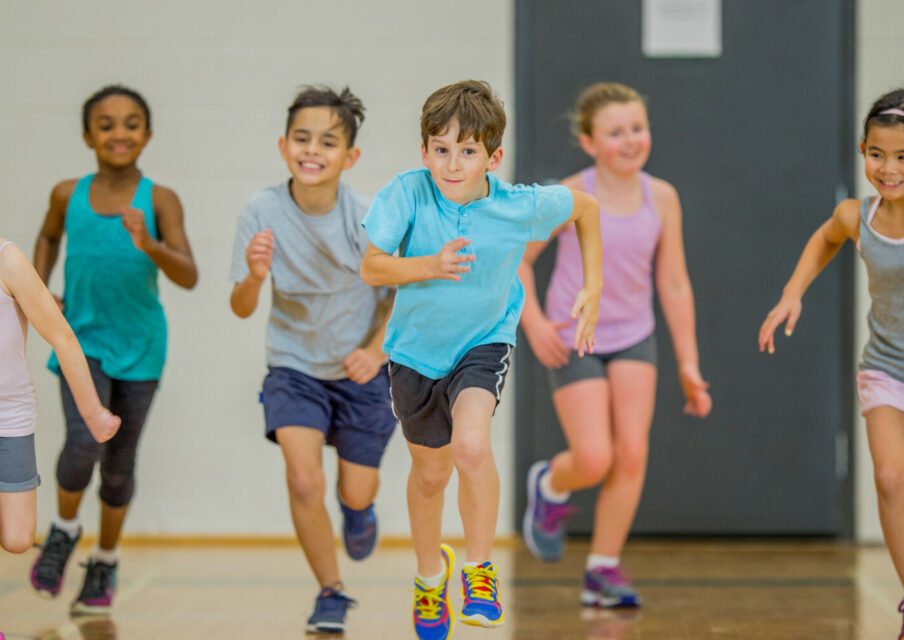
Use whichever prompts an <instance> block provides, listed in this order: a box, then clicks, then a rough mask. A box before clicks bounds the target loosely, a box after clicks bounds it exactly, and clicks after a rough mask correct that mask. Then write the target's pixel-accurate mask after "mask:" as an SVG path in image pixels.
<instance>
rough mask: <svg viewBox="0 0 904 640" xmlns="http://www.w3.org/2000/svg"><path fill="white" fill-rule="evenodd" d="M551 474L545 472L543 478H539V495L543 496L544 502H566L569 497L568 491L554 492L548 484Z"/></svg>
mask: <svg viewBox="0 0 904 640" xmlns="http://www.w3.org/2000/svg"><path fill="white" fill-rule="evenodd" d="M551 475H552V474H551V472H550V471H547V472H546V473H544V474H543V477H542V478H540V495H542V496H543V499H544V500H548V501H550V502H558V503H560V504H561V503H563V502H568V498H570V497H571V492H570V491H556V490H555V489H553V488H552V484H551V483H550V476H551Z"/></svg>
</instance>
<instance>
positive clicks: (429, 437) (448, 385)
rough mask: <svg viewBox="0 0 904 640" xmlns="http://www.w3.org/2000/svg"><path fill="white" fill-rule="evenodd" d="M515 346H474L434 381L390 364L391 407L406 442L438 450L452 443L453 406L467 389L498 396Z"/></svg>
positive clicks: (497, 344) (392, 363) (408, 369)
mask: <svg viewBox="0 0 904 640" xmlns="http://www.w3.org/2000/svg"><path fill="white" fill-rule="evenodd" d="M512 349H513V347H512V346H511V345H508V344H502V343H493V344H484V345H479V346H477V347H474V348H473V349H471V350H470V351H468V352H467V353H466V354H465V355H464V356H463V357H462V359H461V360H459V361H458V364H456V365H455V368H454V369H452V371H451V372H450V373H449V374H448V375H446V376H445V377H443V378H440V379H439V380H434V379H433V378H428V377H426V376H422V375H421V374H420V373H418V372H417V371H415V370H414V369H411V368H409V367H406V366H405V365H401V364H399V363H397V362H392V361H390V363H389V379H390V393H391V394H392V406H393V410H394V411H395V414H396V417H397V418H398V419H399V423H400V424H401V425H402V433H404V434H405V439H406V440H408V442H410V443H412V444H419V445H423V446H425V447H431V448H433V449H438V448H440V447H444V446H446V445H447V444H449V443H450V442H451V441H452V406H453V405H454V404H455V400H456V398H458V394H459V393H461V392H462V390H464V389H468V388H470V387H477V388H478V389H486V390H487V391H489V392H490V393H492V394H493V395H495V396H496V405H497V406H498V405H499V396H500V395H501V394H502V387H503V385H504V384H505V375H506V373H508V369H509V358H510V357H511V355H512Z"/></svg>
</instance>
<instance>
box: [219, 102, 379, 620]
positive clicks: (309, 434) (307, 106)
mask: <svg viewBox="0 0 904 640" xmlns="http://www.w3.org/2000/svg"><path fill="white" fill-rule="evenodd" d="M363 120H364V106H363V105H362V103H361V101H360V100H359V99H358V98H357V97H356V96H354V95H353V94H352V93H351V92H350V91H349V90H348V88H346V89H344V90H343V91H342V92H341V93H339V94H337V93H336V92H334V91H333V90H332V89H329V88H326V87H305V88H304V89H303V90H302V91H301V93H299V94H298V96H297V97H296V98H295V101H294V102H293V103H292V105H291V106H290V107H289V114H288V119H287V121H286V131H285V135H284V136H283V137H281V138H280V139H279V152H280V154H281V155H282V158H283V160H284V161H285V163H286V166H287V167H288V169H289V175H290V178H289V179H288V180H286V181H283V182H281V183H280V184H277V185H275V186H272V187H268V188H266V189H263V190H261V191H258V192H257V193H255V194H254V195H253V196H252V197H251V200H250V201H249V202H248V204H247V206H246V207H245V210H244V211H243V212H242V215H241V217H240V218H239V221H238V228H237V230H236V236H235V245H234V249H233V255H232V268H231V270H230V272H229V277H230V279H231V280H232V281H233V282H234V283H235V286H234V288H233V290H232V297H231V298H230V304H231V306H232V310H233V312H234V313H235V314H236V315H237V316H239V317H240V318H246V317H248V316H250V315H251V314H252V313H253V312H254V310H255V308H256V307H257V303H258V297H259V295H260V290H261V287H262V286H263V283H264V280H265V279H266V277H267V274H268V273H269V274H270V276H271V278H270V282H271V289H272V294H273V298H272V299H273V306H272V308H271V309H270V318H269V321H268V323H267V364H268V366H269V373H268V374H267V377H266V378H265V379H264V384H263V394H262V398H263V405H264V415H265V419H266V435H267V437H268V438H269V439H270V440H271V441H273V442H275V443H278V444H279V446H280V448H281V450H282V454H283V457H284V459H285V464H286V483H287V485H288V490H289V509H290V511H291V512H292V521H293V523H294V524H295V532H296V535H297V537H298V542H299V543H300V544H301V548H302V550H303V551H304V554H305V557H306V558H307V560H308V564H309V565H310V566H311V570H312V571H313V572H314V576H315V578H316V579H317V582H318V584H319V585H320V593H319V594H318V596H317V599H316V601H315V604H314V612H313V613H312V614H311V616H310V618H309V619H308V623H307V628H308V631H311V632H334V633H339V632H342V631H343V630H344V629H345V618H346V610H347V609H348V608H350V607H351V606H353V605H354V604H355V601H354V600H352V599H351V598H349V597H348V596H347V595H346V593H345V587H344V585H343V582H342V578H341V576H340V574H339V566H338V563H337V560H336V550H335V547H334V545H333V528H332V524H331V523H330V518H329V514H328V513H327V510H326V506H325V505H324V492H325V490H326V478H325V476H324V471H323V464H322V451H323V445H324V444H328V445H331V446H333V447H335V448H336V452H337V453H338V455H339V474H338V475H339V477H338V479H337V493H338V497H339V505H340V507H341V510H342V514H343V516H344V524H343V536H342V539H343V541H344V543H345V549H346V551H347V552H348V555H349V556H350V557H352V558H353V559H355V560H362V559H364V558H366V557H367V556H368V555H370V553H371V551H372V550H373V548H374V545H375V544H376V539H377V521H376V515H375V512H374V505H373V503H374V498H375V497H376V495H377V489H378V487H379V483H380V477H379V466H380V460H381V459H382V457H383V452H384V450H385V448H386V445H387V443H388V442H389V438H390V436H392V432H393V430H394V429H395V424H396V419H395V416H393V414H392V404H391V401H390V397H389V375H388V373H387V371H386V366H385V361H386V356H385V355H384V354H383V351H382V343H383V335H384V333H385V331H386V320H387V319H388V309H387V308H386V307H387V305H388V303H390V302H391V299H390V298H389V296H388V295H387V292H386V290H385V289H380V288H373V287H370V286H368V285H366V284H365V283H364V281H363V280H362V279H361V277H360V275H359V274H358V269H359V268H360V265H361V258H362V257H363V256H364V251H365V250H366V249H367V236H366V234H365V233H364V229H363V228H362V227H361V221H362V220H363V218H364V214H365V213H367V207H368V204H369V201H368V200H367V199H366V198H365V197H364V196H362V195H361V194H359V193H357V192H355V191H353V190H352V189H351V188H350V187H348V186H346V185H345V184H344V183H342V182H341V177H342V172H343V171H345V170H346V169H351V168H352V167H353V166H354V165H355V163H356V162H357V160H358V157H359V156H360V154H361V150H360V149H359V148H358V147H356V146H355V136H356V133H357V131H358V127H359V126H360V125H361V122H362V121H363Z"/></svg>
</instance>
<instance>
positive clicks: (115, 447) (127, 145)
mask: <svg viewBox="0 0 904 640" xmlns="http://www.w3.org/2000/svg"><path fill="white" fill-rule="evenodd" d="M82 125H83V129H84V133H83V137H84V140H85V143H86V144H87V145H88V147H89V148H90V149H92V150H93V151H94V153H95V156H96V158H97V172H96V173H93V174H91V175H88V176H85V177H84V178H81V179H79V180H64V181H63V182H60V183H59V184H57V185H56V186H55V187H54V188H53V191H52V192H51V195H50V207H49V208H48V211H47V215H46V217H45V219H44V224H43V226H42V228H41V232H40V234H39V235H38V240H37V243H36V245H35V256H34V261H35V269H36V270H37V272H38V274H39V275H40V276H41V278H42V279H43V280H44V282H45V283H46V282H47V281H48V279H49V278H50V273H51V271H52V270H53V267H54V264H55V263H56V259H57V252H58V250H59V244H60V240H61V239H62V237H63V233H64V232H65V233H66V235H67V245H66V261H65V270H64V277H65V279H64V293H63V299H62V301H60V300H59V299H58V302H60V305H61V307H62V308H63V313H64V315H65V316H66V319H67V320H68V321H69V324H70V325H71V326H72V329H73V331H74V332H75V335H76V337H77V338H78V340H79V342H80V343H81V345H82V348H83V350H84V352H85V355H86V356H87V358H88V365H89V367H90V369H91V375H92V377H93V379H94V383H95V386H96V387H97V389H98V393H99V395H100V398H101V402H102V403H103V404H104V406H106V407H108V408H113V409H114V413H117V414H119V415H121V417H122V426H121V427H120V430H119V432H118V433H117V434H116V436H115V437H113V438H112V439H111V440H109V441H108V442H107V443H106V444H105V445H104V447H103V448H101V447H100V445H98V443H97V442H96V441H94V439H93V438H92V437H91V435H90V432H89V431H88V429H87V428H86V426H85V424H84V421H83V420H82V419H81V417H80V416H79V414H78V412H77V411H76V410H75V405H74V403H73V396H72V392H71V390H70V389H69V387H68V385H67V384H66V381H65V380H63V379H61V381H60V389H61V394H62V400H63V408H64V413H65V417H66V442H65V444H64V446H63V451H62V453H61V454H60V457H59V461H58V463H57V469H56V480H57V486H58V491H57V495H58V496H59V505H58V513H57V516H56V517H55V518H54V520H53V523H52V524H51V528H50V532H49V533H48V535H47V537H46V538H45V541H44V546H43V547H42V550H41V553H40V555H39V556H38V558H37V560H36V561H35V564H34V566H33V568H32V572H31V584H32V586H33V587H34V588H35V589H36V590H38V591H40V592H44V593H47V594H49V595H51V596H55V595H57V594H58V593H59V591H60V586H61V584H62V580H63V572H64V570H65V568H66V564H67V562H68V559H69V556H70V554H71V553H72V550H73V548H74V547H75V543H76V542H77V540H78V537H79V536H80V535H81V526H80V525H79V522H78V508H79V504H80V502H81V498H82V495H83V492H84V490H85V488H86V487H87V486H88V483H89V482H90V480H91V476H92V474H93V472H94V466H95V464H96V463H98V462H99V463H100V471H101V487H100V499H101V521H100V535H99V541H98V547H97V549H95V551H94V553H93V554H92V557H91V558H90V559H89V562H88V565H87V572H86V575H85V581H84V586H83V588H82V591H81V593H80V595H79V596H78V598H77V599H76V601H75V603H74V604H73V612H74V613H104V612H106V611H108V610H109V608H110V607H111V606H112V601H113V595H114V591H115V585H116V569H117V565H118V543H119V537H120V532H121V529H122V524H123V521H124V518H125V515H126V512H127V511H128V506H129V504H130V502H131V499H132V494H133V491H134V486H135V483H134V471H135V455H136V449H137V446H138V439H139V436H140V434H141V430H142V427H143V426H144V422H145V417H146V416H147V411H148V409H149V408H150V404H151V400H152V399H153V396H154V393H155V392H156V389H157V381H158V380H159V378H160V376H161V373H162V371H163V364H164V361H165V359H166V318H165V316H164V313H163V307H162V306H161V304H160V301H159V299H158V293H157V272H158V270H162V271H163V273H164V274H165V275H166V276H167V277H168V278H169V279H170V280H172V281H173V282H175V283H176V284H178V285H180V286H183V287H185V288H188V289H190V288H192V287H194V285H195V283H196V282H197V278H198V272H197V268H196V267H195V263H194V259H193V258H192V253H191V248H190V246H189V244H188V239H187V238H186V235H185V229H184V227H183V222H182V219H183V214H182V206H181V204H180V203H179V199H178V197H177V196H176V194H175V193H174V192H173V191H172V190H170V189H168V188H166V187H163V186H161V185H158V184H154V183H153V182H151V181H150V180H148V179H147V178H145V177H144V176H142V174H141V171H140V170H139V169H138V166H137V162H138V158H139V156H140V155H141V152H142V150H143V149H144V147H145V145H146V144H147V143H148V141H149V140H150V138H151V114H150V110H149V108H148V106H147V102H146V101H145V100H144V98H143V97H142V96H141V95H140V94H138V93H136V92H135V91H133V90H131V89H127V88H125V87H122V86H118V85H117V86H109V87H104V88H103V89H101V90H100V91H98V92H97V93H95V94H94V95H93V96H91V97H90V98H88V100H87V101H86V102H85V104H84V106H83V108H82ZM49 366H50V368H51V369H52V370H54V371H56V372H57V373H58V372H59V365H58V362H57V358H56V354H54V355H52V356H51V359H50V363H49Z"/></svg>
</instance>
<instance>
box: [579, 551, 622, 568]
mask: <svg viewBox="0 0 904 640" xmlns="http://www.w3.org/2000/svg"><path fill="white" fill-rule="evenodd" d="M618 564H619V558H617V557H612V556H603V555H600V554H598V553H591V554H590V555H589V556H587V571H593V570H594V569H599V568H603V569H614V568H615V567H617V566H618Z"/></svg>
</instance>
